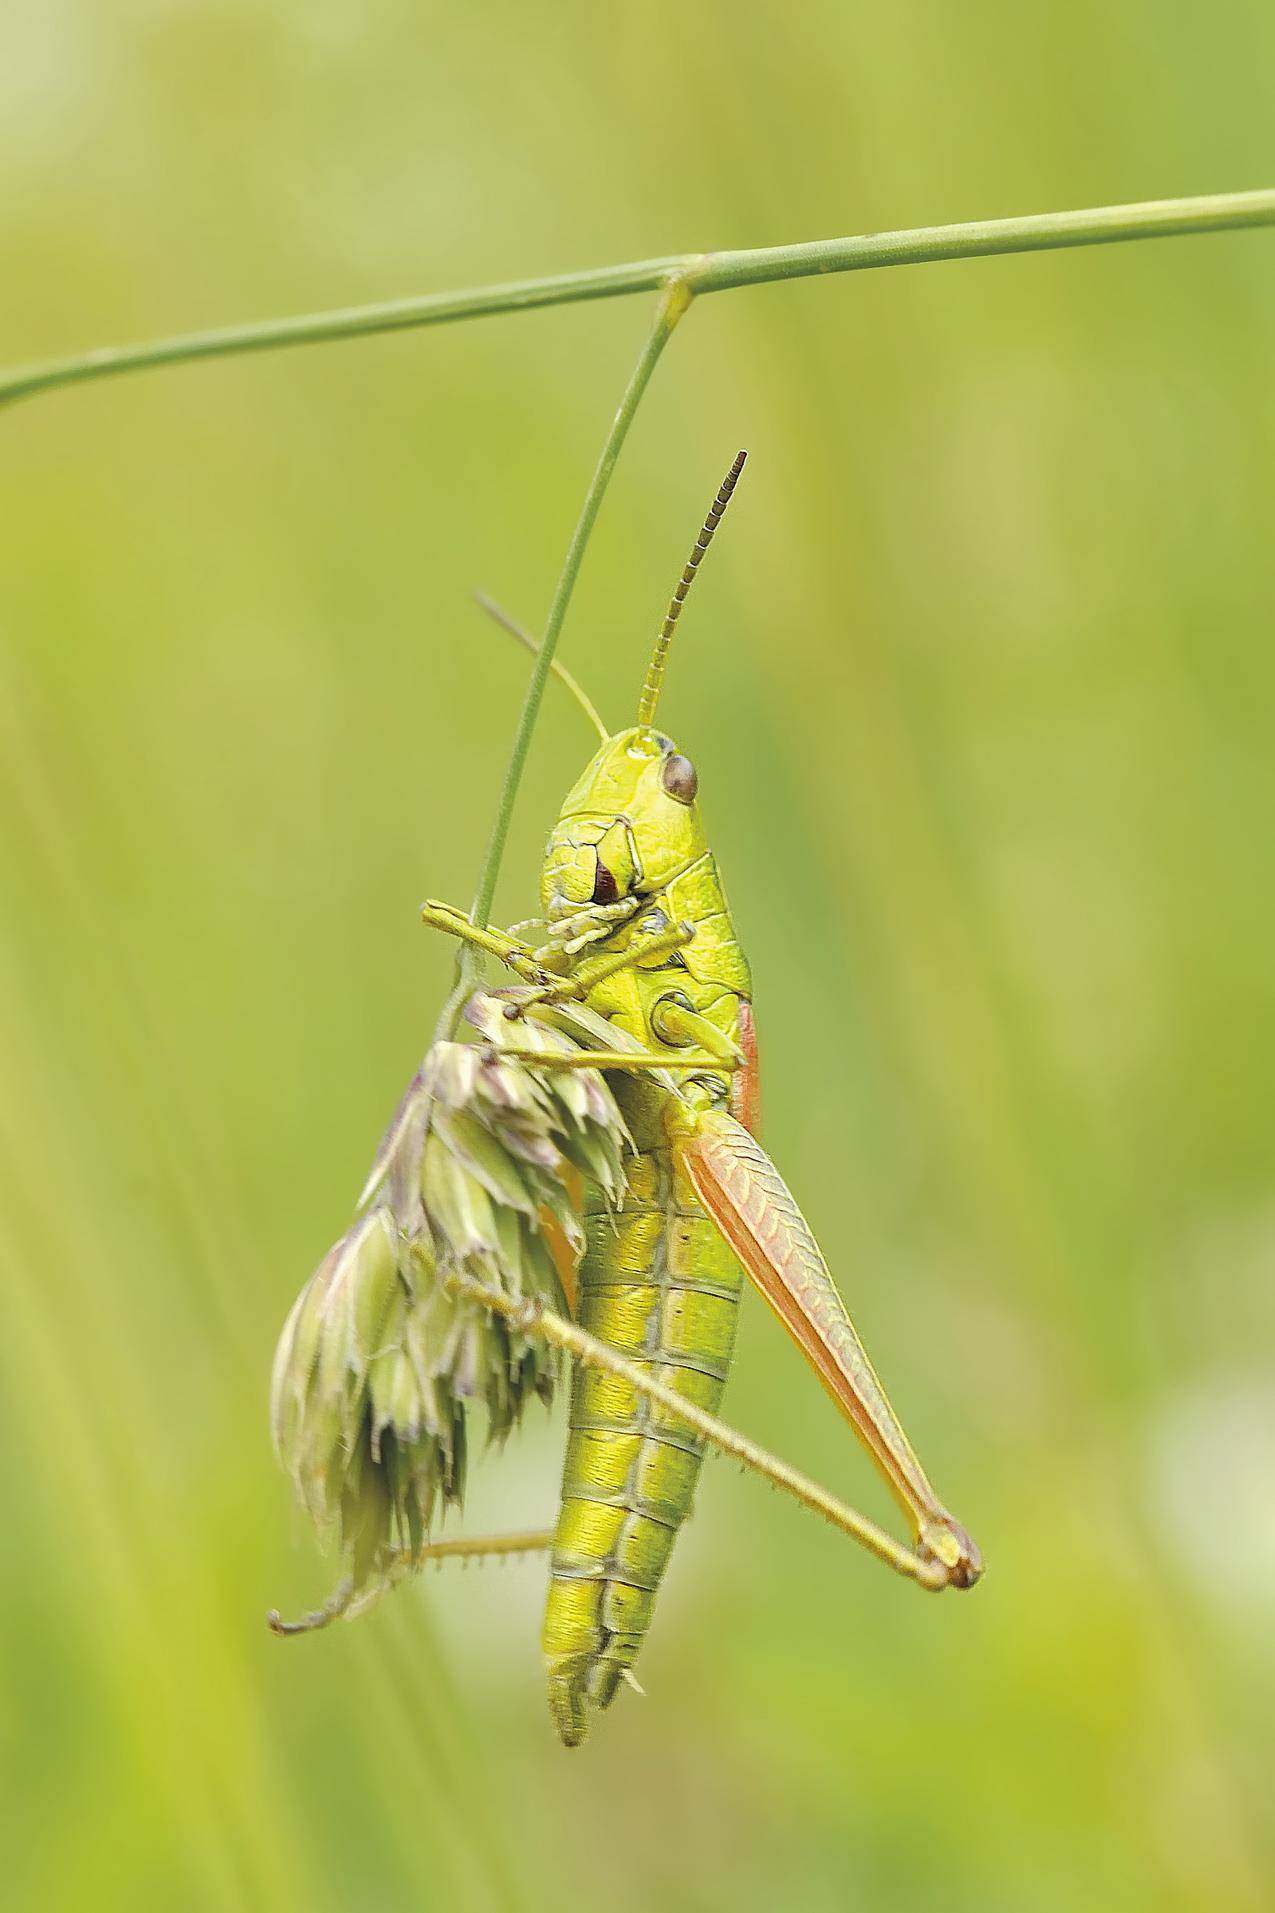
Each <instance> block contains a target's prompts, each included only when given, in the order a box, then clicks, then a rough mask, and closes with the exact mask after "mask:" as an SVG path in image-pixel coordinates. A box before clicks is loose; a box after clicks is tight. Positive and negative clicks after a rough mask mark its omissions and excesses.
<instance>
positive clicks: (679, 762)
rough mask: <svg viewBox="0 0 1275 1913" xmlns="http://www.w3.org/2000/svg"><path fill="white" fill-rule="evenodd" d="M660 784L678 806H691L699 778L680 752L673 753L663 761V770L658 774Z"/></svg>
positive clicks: (690, 763)
mask: <svg viewBox="0 0 1275 1913" xmlns="http://www.w3.org/2000/svg"><path fill="white" fill-rule="evenodd" d="M660 778H661V782H662V783H663V785H664V788H665V790H666V791H667V792H668V794H669V796H670V797H673V798H675V799H676V800H677V802H678V803H679V804H693V803H694V802H695V796H696V792H697V791H698V790H699V777H698V776H697V774H696V770H695V766H694V764H692V762H691V760H690V758H689V757H683V756H682V754H681V752H680V751H673V752H672V753H671V754H670V755H669V756H668V757H666V758H665V759H664V769H663V770H662V771H661V773H660Z"/></svg>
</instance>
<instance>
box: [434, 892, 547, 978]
mask: <svg viewBox="0 0 1275 1913" xmlns="http://www.w3.org/2000/svg"><path fill="white" fill-rule="evenodd" d="M421 922H422V923H423V924H424V925H425V926H426V928H427V929H429V930H441V931H442V932H443V933H444V935H445V936H449V937H455V938H456V939H457V940H458V941H459V942H461V943H468V944H469V945H471V947H472V948H473V949H475V950H482V951H484V952H485V954H486V955H487V956H494V957H498V958H499V959H500V961H501V962H502V963H503V964H505V965H506V966H507V968H509V969H511V970H512V971H513V972H514V975H515V976H520V977H521V978H522V979H523V981H524V982H525V983H532V984H535V985H537V986H540V985H544V984H548V983H549V981H550V977H549V973H548V971H547V970H546V969H545V967H544V965H543V964H542V963H539V962H537V960H536V956H535V953H534V951H533V950H532V948H531V946H530V944H527V943H523V942H522V941H521V940H520V939H519V938H518V937H515V936H511V935H510V934H509V933H508V932H507V931H505V930H491V929H486V930H480V929H479V927H478V925H477V924H476V923H474V922H473V921H472V920H471V919H470V917H469V916H468V915H467V914H466V912H465V911H464V910H458V909H457V908H456V906H455V904H452V903H441V902H440V901H439V900H438V898H437V897H428V898H427V899H426V900H425V902H424V903H423V904H422V905H421Z"/></svg>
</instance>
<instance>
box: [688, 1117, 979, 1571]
mask: <svg viewBox="0 0 1275 1913" xmlns="http://www.w3.org/2000/svg"><path fill="white" fill-rule="evenodd" d="M675 1148H676V1152H677V1157H678V1160H679V1162H680V1164H681V1167H682V1169H683V1171H684V1173H685V1175H686V1177H687V1179H688V1180H689V1182H690V1184H691V1187H692V1188H693V1189H694V1191H695V1194H696V1196H697V1197H698V1198H699V1200H700V1202H701V1203H702V1204H703V1205H704V1207H705V1209H707V1211H708V1213H709V1215H710V1216H711V1217H712V1218H713V1221H714V1222H715V1223H716V1225H717V1227H718V1229H720V1231H721V1233H722V1235H723V1236H724V1237H725V1239H726V1241H727V1242H729V1243H730V1246H731V1248H732V1249H733V1250H734V1251H735V1254H736V1255H737V1256H738V1257H739V1259H740V1261H741V1262H742V1264H743V1265H744V1268H745V1269H746V1270H747V1271H748V1274H749V1276H750V1277H751V1279H752V1281H753V1282H754V1283H755V1284H756V1286H757V1288H758V1289H760V1291H761V1293H762V1294H763V1295H764V1296H765V1298H766V1300H767V1302H769V1304H770V1306H771V1308H772V1309H773V1310H774V1311H775V1313H776V1315H777V1316H778V1317H779V1319H780V1321H781V1322H782V1323H783V1325H784V1327H785V1328H786V1329H787V1330H788V1333H789V1334H790V1335H791V1336H792V1338H793V1340H794V1341H795V1342H796V1343H797V1346H798V1347H799V1348H800V1349H801V1351H802V1354H803V1355H804V1356H805V1357H806V1360H807V1361H808V1362H809V1363H810V1365H811V1367H812V1368H813V1369H814V1370H815V1372H816V1374H817V1375H818V1376H819V1379H820V1381H821V1382H822V1383H823V1385H824V1387H825V1388H826V1389H827V1391H828V1393H829V1394H830V1395H831V1396H832V1399H833V1400H834V1401H835V1402H836V1404H837V1407H838V1408H839V1409H840V1410H841V1412H842V1414H843V1415H844V1416H845V1417H846V1419H847V1421H849V1423H850V1425H851V1427H852V1428H853V1429H854V1431H855V1433H856V1434H857V1435H858V1437H859V1439H860V1441H861V1442H862V1443H863V1445H864V1447H865V1448H866V1449H867V1451H868V1453H869V1454H870V1455H871V1456H872V1459H873V1461H874V1462H875V1463H876V1465H877V1467H878V1468H879V1469H880V1471H881V1474H882V1475H883V1476H884V1478H885V1480H886V1483H887V1484H888V1486H889V1488H890V1489H891V1492H892V1493H893V1494H894V1496H895V1498H896V1499H897V1501H898V1502H899V1504H900V1506H901V1507H902V1508H903V1510H904V1512H905V1513H906V1514H907V1517H908V1520H909V1522H910V1523H911V1525H912V1529H913V1532H914V1534H915V1537H916V1540H917V1544H918V1547H919V1549H920V1551H921V1552H922V1553H924V1554H929V1555H933V1556H934V1557H935V1558H936V1559H937V1560H939V1561H940V1562H941V1563H942V1564H943V1566H944V1567H945V1568H946V1569H947V1570H948V1573H949V1578H950V1580H951V1581H952V1582H954V1583H955V1584H956V1585H958V1586H961V1587H969V1586H971V1585H972V1584H973V1582H975V1581H976V1580H977V1579H978V1577H979V1575H980V1573H981V1572H982V1563H981V1561H980V1559H979V1554H978V1550H977V1548H976V1547H975V1546H974V1543H973V1542H972V1541H971V1540H970V1538H969V1536H968V1535H967V1534H966V1532H965V1530H964V1529H963V1528H962V1527H961V1526H960V1524H959V1523H958V1522H957V1521H955V1520H954V1519H953V1518H952V1516H951V1515H950V1514H949V1513H948V1512H947V1510H946V1508H944V1506H943V1505H942V1503H941V1502H940V1501H939V1499H938V1497H937V1495H936V1494H935V1492H934V1490H933V1488H931V1486H930V1484H929V1482H928V1480H927V1479H926V1476H925V1472H924V1470H923V1469H922V1467H921V1464H920V1462H919V1461H918V1460H917V1457H916V1454H915V1452H914V1450H913V1448H912V1445H911V1443H910V1442H909V1441H908V1438H907V1436H906V1435H905V1434H904V1432H903V1430H902V1428H901V1427H900V1426H899V1423H898V1420H897V1418H896V1416H895V1414H894V1410H893V1409H892V1408H891V1407H890V1404H889V1401H888V1400H887V1399H886V1394H885V1390H884V1389H883V1388H882V1386H881V1383H880V1382H879V1381H878V1379H877V1375H876V1371H875V1370H874V1369H873V1366H872V1364H871V1362H870V1361H869V1360H868V1356H867V1352H866V1350H865V1349H864V1346H863V1343H862V1342H861V1341H860V1340H859V1337H858V1335H857V1333H856V1332H855V1327H854V1324H853V1323H852V1322H851V1320H850V1317H849V1315H848V1314H847V1312H846V1307H845V1304H844V1302H843V1301H842V1300H841V1297H840V1295H839V1294H838V1293H837V1289H836V1285H835V1283H834V1282H833V1279H832V1273H831V1271H830V1270H829V1268H828V1264H827V1263H826V1262H825V1260H824V1258H823V1255H822V1253H821V1251H820V1248H819V1245H818V1243H817V1242H816V1241H815V1238H814V1236H813V1234H812V1233H811V1230H810V1226H809V1224H808V1223H807V1221H806V1219H805V1217H804V1216H803V1215H802V1213H801V1210H800V1209H799V1208H798V1207H797V1204H796V1202H795V1200H794V1198H793V1196H792V1194H791V1193H790V1191H789V1189H788V1186H787V1184H786V1183H785V1181H784V1179H783V1177H782V1176H781V1175H780V1173H779V1171H778V1170H777V1169H776V1167H775V1165H774V1163H773V1162H772V1161H771V1160H770V1157H769V1156H768V1155H767V1154H766V1152H765V1150H764V1149H763V1148H762V1147H761V1145H760V1143H758V1142H757V1141H756V1140H755V1139H754V1137H752V1136H751V1135H750V1134H749V1133H748V1131H747V1130H746V1129H745V1128H744V1127H743V1126H742V1124H740V1123H738V1122H736V1120H735V1118H734V1117H733V1116H730V1115H728V1114H727V1113H726V1111H725V1110H719V1109H714V1110H709V1111H707V1112H706V1113H704V1114H702V1115H701V1116H699V1118H698V1119H697V1120H696V1122H695V1123H694V1124H693V1125H691V1126H689V1127H687V1128H686V1129H685V1130H684V1131H682V1132H681V1133H680V1134H679V1135H678V1136H677V1138H676V1141H675Z"/></svg>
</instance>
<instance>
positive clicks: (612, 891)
mask: <svg viewBox="0 0 1275 1913" xmlns="http://www.w3.org/2000/svg"><path fill="white" fill-rule="evenodd" d="M619 894H620V891H619V887H618V885H617V884H616V881H615V878H614V877H613V876H612V874H611V872H610V871H609V870H608V869H607V867H606V865H605V864H604V863H603V861H602V859H601V858H600V857H599V859H598V874H597V876H596V877H595V878H594V879H593V901H594V902H595V903H614V902H615V901H616V899H617V898H618V896H619Z"/></svg>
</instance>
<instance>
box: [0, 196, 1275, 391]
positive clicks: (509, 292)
mask: <svg viewBox="0 0 1275 1913" xmlns="http://www.w3.org/2000/svg"><path fill="white" fill-rule="evenodd" d="M1271 224H1275V188H1263V189H1261V190H1259V191H1255V192H1242V193H1212V194H1206V195H1203V196H1197V197H1193V198H1187V199H1153V200H1145V201H1142V202H1139V203H1136V204H1133V205H1125V206H1098V207H1089V208H1085V209H1083V210H1081V211H1077V212H1061V213H1029V214H1027V215H1025V216H1024V217H1021V218H1014V219H980V220H971V221H968V222H966V223H964V224H960V225H952V226H920V227H916V228H913V229H911V230H908V231H902V232H882V233H864V234H860V235H858V236H856V237H852V238H845V239H816V240H811V241H809V242H806V243H803V244H799V245H789V246H760V247H754V248H750V249H747V250H742V251H732V252H715V253H691V254H685V255H681V256H677V257H673V258H664V259H641V260H637V261H634V262H630V263H628V264H624V265H617V266H602V267H598V268H596V269H595V270H593V271H589V272H566V273H557V274H551V275H550V276H548V277H545V278H539V279H518V280H512V281H509V282H508V283H506V284H503V285H494V286H480V287H477V288H475V289H473V290H470V291H463V292H441V293H426V294H425V295H423V296H422V297H419V298H410V299H391V300H384V301H380V302H378V303H376V304H373V305H363V306H349V307H344V308H338V309H336V310H333V311H326V312H311V313H305V314H303V315H301V316H299V317H296V318H289V319H267V320H264V321H262V322H260V323H258V324H250V325H237V326H226V327H223V328H219V329H216V330H211V331H201V332H188V333H182V334H179V335H177V336H176V337H173V338H168V339H157V340H152V341H150V342H147V343H143V344H140V345H127V346H108V347H103V348H100V349H98V350H97V351H93V352H85V353H80V354H77V355H75V356H73V357H70V358H61V359H49V360H45V361H43V362H41V363H38V364H33V365H25V366H18V367H15V368H14V369H12V370H11V371H9V372H5V373H0V405H3V404H12V403H14V402H15V401H17V400H18V399H23V398H32V397H34V396H35V395H36V394H37V393H40V392H51V391H55V390H56V389H57V388H58V387H60V386H66V385H77V384H84V383H87V382H88V381H90V380H93V379H104V378H114V377H118V376H120V375H121V374H123V373H126V372H143V371H150V370H154V369H157V368H158V367H160V366H165V365H181V364H186V363H189V362H191V361H193V360H197V359H213V358H228V357H231V356H233V355H236V354H238V353H243V352H270V351H275V350H278V349H279V348H281V347H284V346H293V345H321V344H327V343H331V342H333V341H335V340H339V339H358V338H367V337H369V336H370V335H371V334H373V333H378V332H402V331H408V330H411V329H413V328H415V327H418V326H429V325H445V324H449V323H454V322H455V321H457V320H461V319H478V318H483V317H487V316H490V315H492V314H495V313H501V312H527V311H531V310H533V309H535V308H537V307H542V306H557V305H572V304H577V303H579V302H580V301H582V300H590V299H615V298H623V297H626V296H627V295H629V294H630V293H637V292H653V291H657V290H658V289H659V288H661V287H663V286H665V285H667V284H668V283H669V281H670V280H671V279H679V280H681V281H682V283H683V284H684V285H685V286H686V288H687V289H688V290H689V291H690V292H691V293H692V294H696V295H703V294H707V293H710V292H728V291H732V290H735V289H737V288H739V287H741V286H755V285H764V284H767V283H771V282H774V281H776V280H783V279H804V278H810V277H814V276H817V275H821V274H831V273H841V272H865V271H870V270H873V269H875V268H878V267H882V266H915V265H926V264H933V263H934V262H936V261H939V260H944V259H979V258H987V257H989V256H992V255H995V254H1000V253H1017V252H1049V251H1054V250H1057V249H1058V248H1060V247H1068V246H1102V245H1111V244H1113V243H1114V242H1116V241H1120V240H1132V239H1161V238H1168V237H1171V236H1174V235H1179V236H1180V235H1185V234H1188V233H1208V232H1225V231H1232V230H1236V229H1239V228H1243V227H1251V226H1269V225H1271Z"/></svg>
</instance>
